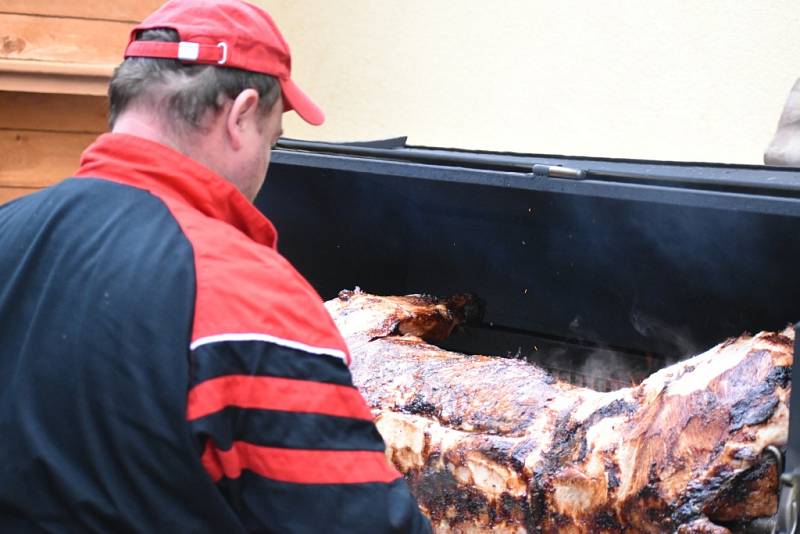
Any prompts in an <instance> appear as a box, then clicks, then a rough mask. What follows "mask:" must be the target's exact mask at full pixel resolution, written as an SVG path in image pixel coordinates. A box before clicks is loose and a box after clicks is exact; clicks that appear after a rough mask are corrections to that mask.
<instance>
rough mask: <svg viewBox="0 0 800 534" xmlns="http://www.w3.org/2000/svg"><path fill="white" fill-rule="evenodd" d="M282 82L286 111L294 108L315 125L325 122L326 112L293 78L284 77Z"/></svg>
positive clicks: (305, 119) (284, 108)
mask: <svg viewBox="0 0 800 534" xmlns="http://www.w3.org/2000/svg"><path fill="white" fill-rule="evenodd" d="M280 84H281V92H282V93H283V110H284V111H291V110H294V111H295V112H296V113H297V114H298V115H300V117H302V119H303V120H304V121H306V122H307V123H309V124H313V125H314V126H319V125H320V124H322V123H323V122H325V113H324V112H323V111H322V110H321V109H320V107H319V106H317V105H316V104H315V103H314V102H312V101H311V99H310V98H308V95H306V94H305V93H304V92H303V91H302V89H300V88H299V87H298V86H297V85H296V84H295V83H294V82H293V81H292V80H290V79H288V78H286V79H282V80H281V81H280Z"/></svg>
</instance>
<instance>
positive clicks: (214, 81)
mask: <svg viewBox="0 0 800 534" xmlns="http://www.w3.org/2000/svg"><path fill="white" fill-rule="evenodd" d="M136 39H137V40H141V41H168V42H178V41H179V40H180V37H179V36H178V33H177V32H176V31H175V30H172V29H156V30H145V31H142V32H140V33H139V34H138V35H137V36H136ZM245 89H255V90H256V91H257V92H258V96H259V108H260V111H262V112H264V113H266V112H267V111H269V110H270V109H271V108H272V106H273V105H274V104H275V102H276V101H277V100H278V96H279V95H280V86H279V85H278V80H277V79H276V78H275V77H273V76H270V75H268V74H261V73H258V72H250V71H246V70H241V69H234V68H222V67H215V66H212V65H197V64H184V63H182V62H181V61H180V60H177V59H155V58H145V57H130V58H127V59H126V60H125V61H123V62H122V63H121V64H120V65H119V66H118V67H117V68H116V69H115V70H114V74H113V76H112V77H111V82H110V83H109V86H108V99H109V108H110V110H109V118H108V124H109V126H110V127H111V128H112V129H113V127H114V123H115V122H116V120H117V118H118V117H119V115H120V114H121V113H122V112H123V111H125V110H126V109H127V108H128V106H130V105H131V104H132V103H134V102H136V103H137V104H138V103H144V104H146V105H150V106H153V107H156V108H157V109H158V111H159V113H161V114H163V115H164V116H167V117H169V118H170V119H172V120H170V122H169V124H171V125H173V126H174V127H176V130H177V131H180V132H189V131H193V130H200V129H202V120H203V117H204V116H205V114H206V112H207V111H208V110H214V111H217V110H219V109H220V108H221V107H222V105H223V104H224V103H225V97H229V98H236V97H237V96H238V95H239V93H241V92H242V91H244V90H245Z"/></svg>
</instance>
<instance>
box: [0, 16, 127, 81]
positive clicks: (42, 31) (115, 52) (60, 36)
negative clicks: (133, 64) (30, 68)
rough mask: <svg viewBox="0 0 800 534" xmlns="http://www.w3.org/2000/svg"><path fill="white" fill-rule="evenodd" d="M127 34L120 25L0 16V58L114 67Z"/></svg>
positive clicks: (121, 24)
mask: <svg viewBox="0 0 800 534" xmlns="http://www.w3.org/2000/svg"><path fill="white" fill-rule="evenodd" d="M129 32H130V24H128V23H124V22H112V21H105V20H85V19H68V18H54V17H36V16H30V15H10V14H0V58H5V59H25V60H35V61H56V62H68V63H70V62H71V63H89V64H92V63H94V64H105V65H115V64H118V63H120V62H121V61H122V54H123V51H124V50H125V45H127V43H128V34H129ZM1 69H2V65H0V70H1Z"/></svg>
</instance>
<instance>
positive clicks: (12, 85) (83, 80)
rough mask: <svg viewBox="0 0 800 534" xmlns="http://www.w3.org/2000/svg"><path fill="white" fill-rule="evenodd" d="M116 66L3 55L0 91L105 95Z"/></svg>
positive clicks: (0, 62) (0, 61)
mask: <svg viewBox="0 0 800 534" xmlns="http://www.w3.org/2000/svg"><path fill="white" fill-rule="evenodd" d="M113 71H114V65H111V64H94V63H59V62H56V61H36V60H27V59H2V58H0V91H17V92H30V93H60V94H74V95H95V96H103V95H105V94H106V93H107V92H108V82H109V81H110V80H111V74H112V72H113Z"/></svg>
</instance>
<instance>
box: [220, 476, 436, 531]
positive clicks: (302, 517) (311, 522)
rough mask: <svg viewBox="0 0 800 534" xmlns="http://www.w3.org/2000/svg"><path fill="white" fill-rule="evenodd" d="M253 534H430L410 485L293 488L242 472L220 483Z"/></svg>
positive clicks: (396, 483) (303, 486)
mask: <svg viewBox="0 0 800 534" xmlns="http://www.w3.org/2000/svg"><path fill="white" fill-rule="evenodd" d="M217 487H219V488H220V490H221V491H222V493H223V494H224V495H225V496H226V498H227V499H228V501H229V502H230V503H231V505H232V506H233V508H234V509H235V510H236V512H237V513H238V514H239V516H240V517H241V518H242V522H243V523H244V526H245V528H246V529H247V530H248V531H250V532H264V531H265V529H264V527H265V525H267V526H268V529H269V530H268V531H269V532H293V533H295V532H297V533H303V532H309V533H317V532H352V533H362V532H363V533H369V534H378V533H389V532H393V533H411V534H413V533H429V532H431V527H430V523H429V522H428V520H427V519H426V518H425V516H424V515H422V513H421V512H420V510H419V507H418V506H417V503H416V501H415V500H414V497H413V496H412V495H411V492H410V490H409V489H408V485H407V484H406V482H405V480H403V479H402V478H399V479H397V480H395V481H394V482H392V483H389V484H381V483H370V484H342V485H339V484H293V483H288V482H278V481H274V480H269V479H265V478H262V477H259V476H258V475H256V474H254V473H252V472H250V471H243V472H242V474H241V476H240V477H239V478H237V479H235V480H229V479H226V478H223V479H222V480H220V482H219V483H218V484H217Z"/></svg>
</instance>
